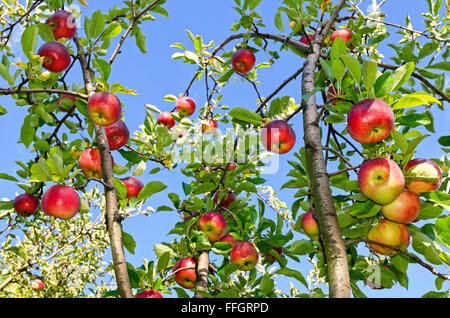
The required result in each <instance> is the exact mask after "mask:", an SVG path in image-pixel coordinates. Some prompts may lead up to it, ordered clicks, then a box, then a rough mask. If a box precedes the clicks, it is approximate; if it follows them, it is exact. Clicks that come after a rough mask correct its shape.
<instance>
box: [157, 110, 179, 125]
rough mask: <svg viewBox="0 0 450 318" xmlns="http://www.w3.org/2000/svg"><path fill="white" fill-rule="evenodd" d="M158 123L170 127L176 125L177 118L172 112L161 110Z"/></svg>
mask: <svg viewBox="0 0 450 318" xmlns="http://www.w3.org/2000/svg"><path fill="white" fill-rule="evenodd" d="M156 121H157V122H158V124H160V125H163V126H166V127H167V128H168V129H170V128H172V127H173V126H175V119H173V118H172V114H171V113H170V112H161V113H159V115H158V118H157V119H156Z"/></svg>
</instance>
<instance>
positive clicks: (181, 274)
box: [173, 257, 197, 289]
mask: <svg viewBox="0 0 450 318" xmlns="http://www.w3.org/2000/svg"><path fill="white" fill-rule="evenodd" d="M196 265H197V264H196V262H195V260H194V259H193V258H192V257H186V258H183V259H180V260H179V261H177V262H176V263H175V265H174V266H173V272H174V273H175V272H176V273H175V281H176V282H177V284H178V285H180V286H181V287H183V288H186V289H192V288H194V287H195V282H196V281H197V272H196V269H195V268H196ZM185 267H193V268H187V269H182V268H185ZM180 269H182V270H180ZM178 270H180V271H178Z"/></svg>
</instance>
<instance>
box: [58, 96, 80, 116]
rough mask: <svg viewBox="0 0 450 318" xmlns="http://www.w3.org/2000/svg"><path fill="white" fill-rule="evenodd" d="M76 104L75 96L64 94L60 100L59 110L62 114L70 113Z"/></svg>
mask: <svg viewBox="0 0 450 318" xmlns="http://www.w3.org/2000/svg"><path fill="white" fill-rule="evenodd" d="M75 102H76V98H75V96H72V95H67V94H63V95H61V96H60V97H59V98H58V102H57V104H58V109H59V110H60V111H62V112H70V111H72V109H73V108H74V107H75Z"/></svg>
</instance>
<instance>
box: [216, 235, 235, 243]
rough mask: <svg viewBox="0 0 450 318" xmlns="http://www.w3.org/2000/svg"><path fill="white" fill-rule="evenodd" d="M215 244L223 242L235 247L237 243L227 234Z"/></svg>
mask: <svg viewBox="0 0 450 318" xmlns="http://www.w3.org/2000/svg"><path fill="white" fill-rule="evenodd" d="M217 242H225V243H230V244H231V245H235V244H236V243H237V240H236V239H235V238H234V236H233V235H231V234H230V233H227V234H225V235H224V236H222V237H221V238H220V239H219V240H217Z"/></svg>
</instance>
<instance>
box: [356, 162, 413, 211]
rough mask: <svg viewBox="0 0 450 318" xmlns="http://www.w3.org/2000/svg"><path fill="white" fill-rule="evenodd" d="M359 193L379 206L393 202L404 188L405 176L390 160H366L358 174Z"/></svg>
mask: <svg viewBox="0 0 450 318" xmlns="http://www.w3.org/2000/svg"><path fill="white" fill-rule="evenodd" d="M358 185H359V188H360V190H361V192H362V193H363V194H364V195H365V196H366V197H368V198H369V199H371V200H373V201H374V202H375V203H378V204H380V205H386V204H389V203H391V202H392V201H394V200H395V199H396V198H397V197H398V196H399V195H400V193H402V191H403V188H404V187H405V176H404V175H403V171H402V170H401V169H400V167H399V166H398V165H397V163H396V162H395V161H394V160H392V159H390V158H378V159H371V160H367V161H366V162H364V163H363V164H362V165H361V168H359V172H358Z"/></svg>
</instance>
